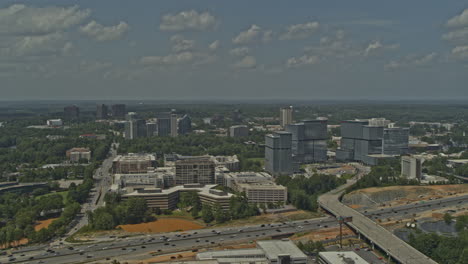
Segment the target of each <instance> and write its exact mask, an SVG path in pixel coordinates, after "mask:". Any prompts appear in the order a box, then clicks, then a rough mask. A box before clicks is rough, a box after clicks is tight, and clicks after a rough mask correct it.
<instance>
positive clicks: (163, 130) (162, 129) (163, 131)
mask: <svg viewBox="0 0 468 264" xmlns="http://www.w3.org/2000/svg"><path fill="white" fill-rule="evenodd" d="M157 124H158V136H160V137H166V136H170V135H171V116H170V113H160V114H158V117H157Z"/></svg>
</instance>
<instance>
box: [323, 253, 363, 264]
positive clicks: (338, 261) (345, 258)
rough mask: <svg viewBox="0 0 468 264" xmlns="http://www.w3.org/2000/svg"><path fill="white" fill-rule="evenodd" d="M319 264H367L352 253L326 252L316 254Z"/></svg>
mask: <svg viewBox="0 0 468 264" xmlns="http://www.w3.org/2000/svg"><path fill="white" fill-rule="evenodd" d="M317 263H319V264H369V262H367V261H366V260H364V259H363V258H362V257H361V256H359V255H358V254H356V253H355V252H353V251H327V252H320V253H319V254H318V259H317Z"/></svg>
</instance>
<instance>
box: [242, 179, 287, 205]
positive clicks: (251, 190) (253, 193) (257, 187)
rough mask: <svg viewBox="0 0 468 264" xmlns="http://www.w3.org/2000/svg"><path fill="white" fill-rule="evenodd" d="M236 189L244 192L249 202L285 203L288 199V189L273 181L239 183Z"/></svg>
mask: <svg viewBox="0 0 468 264" xmlns="http://www.w3.org/2000/svg"><path fill="white" fill-rule="evenodd" d="M236 186H237V191H239V192H244V193H245V195H246V197H247V200H248V201H249V203H255V204H268V203H281V204H286V201H287V199H288V189H287V188H286V187H284V186H281V185H277V184H276V183H274V182H273V181H265V182H255V183H240V184H236Z"/></svg>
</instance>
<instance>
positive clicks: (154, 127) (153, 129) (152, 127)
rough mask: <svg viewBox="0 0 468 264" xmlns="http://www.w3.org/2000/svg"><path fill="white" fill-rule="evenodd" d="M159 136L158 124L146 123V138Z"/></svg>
mask: <svg viewBox="0 0 468 264" xmlns="http://www.w3.org/2000/svg"><path fill="white" fill-rule="evenodd" d="M157 135H158V124H157V123H152V122H151V123H146V136H147V137H154V136H157Z"/></svg>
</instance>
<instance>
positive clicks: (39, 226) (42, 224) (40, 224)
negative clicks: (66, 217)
mask: <svg viewBox="0 0 468 264" xmlns="http://www.w3.org/2000/svg"><path fill="white" fill-rule="evenodd" d="M56 219H57V218H50V219H46V220H42V221H38V222H37V223H36V225H35V226H34V230H35V231H36V232H37V231H39V230H41V229H43V228H47V227H49V225H50V224H51V223H52V222H53V221H54V220H56ZM28 242H29V240H28V239H27V238H22V239H20V240H18V241H14V242H12V243H11V246H21V245H26V244H28ZM4 248H6V245H0V249H4Z"/></svg>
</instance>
